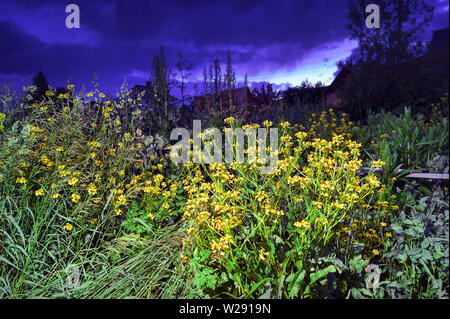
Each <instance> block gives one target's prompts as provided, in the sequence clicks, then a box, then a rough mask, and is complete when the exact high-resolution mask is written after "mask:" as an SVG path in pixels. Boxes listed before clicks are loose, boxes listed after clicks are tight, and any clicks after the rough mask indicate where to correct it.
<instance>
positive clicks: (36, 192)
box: [34, 188, 45, 196]
mask: <svg viewBox="0 0 450 319" xmlns="http://www.w3.org/2000/svg"><path fill="white" fill-rule="evenodd" d="M34 194H35V195H36V196H44V195H45V192H44V190H43V189H42V188H40V189H38V190H37V191H35V192H34Z"/></svg>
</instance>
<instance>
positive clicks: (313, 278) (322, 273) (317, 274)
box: [310, 265, 336, 285]
mask: <svg viewBox="0 0 450 319" xmlns="http://www.w3.org/2000/svg"><path fill="white" fill-rule="evenodd" d="M330 272H336V267H334V266H333V265H329V266H328V267H327V268H325V269H321V270H319V271H316V272H315V273H312V274H311V275H310V278H311V282H310V285H312V284H313V283H315V282H316V281H317V280H318V279H320V278H322V277H324V276H326V275H328V273H330Z"/></svg>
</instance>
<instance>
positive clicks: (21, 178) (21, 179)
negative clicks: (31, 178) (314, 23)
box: [16, 177, 27, 184]
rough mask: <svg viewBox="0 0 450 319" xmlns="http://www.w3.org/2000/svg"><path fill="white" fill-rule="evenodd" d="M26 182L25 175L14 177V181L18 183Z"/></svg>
mask: <svg viewBox="0 0 450 319" xmlns="http://www.w3.org/2000/svg"><path fill="white" fill-rule="evenodd" d="M26 182H27V179H26V178H25V177H19V178H18V179H16V183H18V184H25V183H26Z"/></svg>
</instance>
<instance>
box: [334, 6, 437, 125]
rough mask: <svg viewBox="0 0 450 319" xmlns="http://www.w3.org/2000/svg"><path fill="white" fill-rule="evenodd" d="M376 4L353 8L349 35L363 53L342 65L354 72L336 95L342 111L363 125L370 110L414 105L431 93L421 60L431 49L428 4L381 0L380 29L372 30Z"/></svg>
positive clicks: (349, 15)
mask: <svg viewBox="0 0 450 319" xmlns="http://www.w3.org/2000/svg"><path fill="white" fill-rule="evenodd" d="M371 2H372V1H370V0H350V1H349V2H348V13H347V22H348V23H347V29H348V30H349V37H350V38H351V39H355V40H357V41H358V44H359V48H358V52H357V54H356V55H353V56H352V57H351V59H348V60H347V61H346V62H345V63H341V64H340V65H339V67H340V68H344V67H345V68H347V70H349V71H350V75H349V76H348V78H347V79H346V80H345V82H344V85H343V86H342V87H341V88H339V89H338V92H337V93H338V95H339V96H340V97H341V98H342V100H343V103H344V106H343V108H344V110H345V111H347V112H348V113H350V114H351V115H352V117H353V118H354V119H359V120H362V121H364V119H365V116H366V114H367V112H368V111H369V110H370V109H372V110H376V109H380V108H383V109H386V110H392V109H395V108H397V107H399V106H401V105H402V104H405V103H408V104H413V103H416V102H417V101H418V100H419V99H420V98H421V97H422V96H423V94H424V92H426V91H427V90H428V88H427V87H426V84H425V83H423V80H424V76H425V74H426V73H427V72H426V70H425V69H426V65H425V64H424V63H421V60H420V59H418V57H420V56H421V55H422V54H423V53H424V50H425V48H426V46H425V45H424V39H423V34H424V28H425V27H426V26H427V25H428V24H429V23H430V21H431V19H432V16H433V8H432V7H430V6H429V5H428V4H426V3H425V2H424V1H423V0H380V1H377V5H378V7H379V9H380V28H368V27H367V26H366V23H365V20H366V17H367V15H368V13H366V7H367V5H369V4H370V3H371ZM419 82H420V83H419Z"/></svg>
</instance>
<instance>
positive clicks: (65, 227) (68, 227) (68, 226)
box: [63, 223, 73, 231]
mask: <svg viewBox="0 0 450 319" xmlns="http://www.w3.org/2000/svg"><path fill="white" fill-rule="evenodd" d="M72 228H73V225H72V224H70V223H66V224H65V225H64V227H63V229H65V230H67V231H71V230H72Z"/></svg>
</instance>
